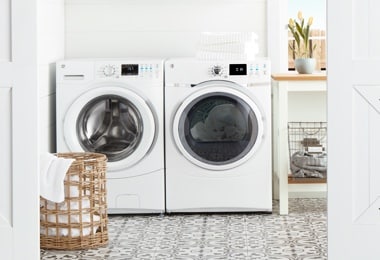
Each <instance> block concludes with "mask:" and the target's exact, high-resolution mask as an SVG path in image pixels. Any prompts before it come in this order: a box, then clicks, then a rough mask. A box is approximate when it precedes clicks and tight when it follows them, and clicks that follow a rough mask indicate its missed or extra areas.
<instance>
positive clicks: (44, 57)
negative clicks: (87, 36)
mask: <svg viewBox="0 0 380 260" xmlns="http://www.w3.org/2000/svg"><path fill="white" fill-rule="evenodd" d="M37 23H38V86H39V97H40V102H39V128H40V131H39V133H40V140H41V143H40V152H55V143H56V142H55V62H56V61H57V60H60V59H63V56H64V0H48V1H47V0H39V3H38V21H37Z"/></svg>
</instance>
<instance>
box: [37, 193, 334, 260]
mask: <svg viewBox="0 0 380 260" xmlns="http://www.w3.org/2000/svg"><path fill="white" fill-rule="evenodd" d="M289 206H290V208H289V215H288V216H280V215H279V214H278V202H276V201H274V202H273V214H258V213H249V214H247V213H240V214H237V213H235V214H175V215H165V216H157V215H149V216H128V215H126V216H110V217H109V226H108V228H109V240H110V242H109V245H108V246H107V247H102V248H98V249H91V250H79V251H56V250H55V251H54V250H41V259H84V260H103V259H113V260H125V259H139V260H140V259H142V260H143V259H149V260H151V259H154V260H156V259H157V260H158V259H162V260H170V259H188V260H193V259H194V260H203V259H231V260H232V259H233V260H239V259H244V260H251V259H259V260H272V259H273V260H280V259H281V260H286V259H289V260H301V259H302V260H306V259H307V260H309V259H310V260H311V259H327V225H326V217H327V209H326V208H327V207H326V199H290V201H289Z"/></svg>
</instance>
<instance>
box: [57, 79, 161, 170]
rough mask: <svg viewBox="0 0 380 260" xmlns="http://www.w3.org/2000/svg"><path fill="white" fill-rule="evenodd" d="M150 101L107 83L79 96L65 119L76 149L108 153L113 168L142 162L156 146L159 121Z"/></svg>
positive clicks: (68, 136) (70, 143)
mask: <svg viewBox="0 0 380 260" xmlns="http://www.w3.org/2000/svg"><path fill="white" fill-rule="evenodd" d="M154 119H155V118H154V114H153V112H152V110H151V109H150V107H149V105H148V104H147V103H146V101H145V100H144V99H143V98H142V97H141V96H140V95H138V94H136V93H135V92H133V91H131V90H129V89H127V88H125V87H121V86H115V84H113V85H112V86H109V85H103V86H101V87H97V88H94V89H92V90H90V91H88V92H86V93H84V94H83V95H81V96H80V97H78V98H77V99H76V100H75V101H74V102H73V104H72V105H71V106H70V107H69V109H68V111H67V113H66V115H65V118H64V122H63V128H64V129H63V131H64V138H65V141H66V143H67V145H68V146H69V148H70V150H71V151H73V152H78V151H86V152H96V153H102V154H105V155H106V156H107V158H108V164H107V167H108V169H109V170H110V171H115V170H120V169H125V168H128V167H131V166H132V165H134V164H136V163H137V162H139V161H140V160H141V159H142V158H144V156H146V154H147V153H148V152H149V150H150V148H151V146H152V145H153V142H154V139H155V134H156V124H155V120H154Z"/></svg>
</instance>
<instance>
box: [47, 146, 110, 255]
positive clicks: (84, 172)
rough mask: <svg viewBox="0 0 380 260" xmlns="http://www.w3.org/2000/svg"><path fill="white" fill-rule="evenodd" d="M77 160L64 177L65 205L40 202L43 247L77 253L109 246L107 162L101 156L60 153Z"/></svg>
mask: <svg viewBox="0 0 380 260" xmlns="http://www.w3.org/2000/svg"><path fill="white" fill-rule="evenodd" d="M57 156H58V157H63V158H70V159H75V161H74V162H73V163H72V165H71V166H70V168H69V170H68V171H67V174H66V177H65V182H64V184H65V201H64V202H62V203H54V202H51V201H48V200H46V199H44V198H42V197H41V198H40V202H41V203H40V228H41V230H40V247H41V248H44V249H61V250H78V249H89V248H96V247H100V246H104V245H106V244H108V229H107V223H108V217H107V201H106V162H107V158H106V156H105V155H103V154H99V153H58V154H57Z"/></svg>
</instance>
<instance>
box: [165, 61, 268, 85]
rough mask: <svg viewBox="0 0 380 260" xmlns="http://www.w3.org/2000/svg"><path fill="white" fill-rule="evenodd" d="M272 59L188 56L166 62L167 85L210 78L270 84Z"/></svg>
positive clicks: (250, 83) (249, 83) (242, 82)
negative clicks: (210, 58)
mask: <svg viewBox="0 0 380 260" xmlns="http://www.w3.org/2000/svg"><path fill="white" fill-rule="evenodd" d="M270 73H271V68H270V61H269V60H268V59H265V58H261V59H256V60H240V61H239V60H235V61H224V60H222V61H213V60H197V59H191V58H190V59H186V58H175V59H169V60H167V61H166V62H165V81H166V85H176V86H180V85H189V84H190V85H194V84H198V83H200V82H204V81H209V80H228V81H232V82H237V83H239V84H242V85H257V84H258V85H260V84H270V82H271V75H270Z"/></svg>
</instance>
